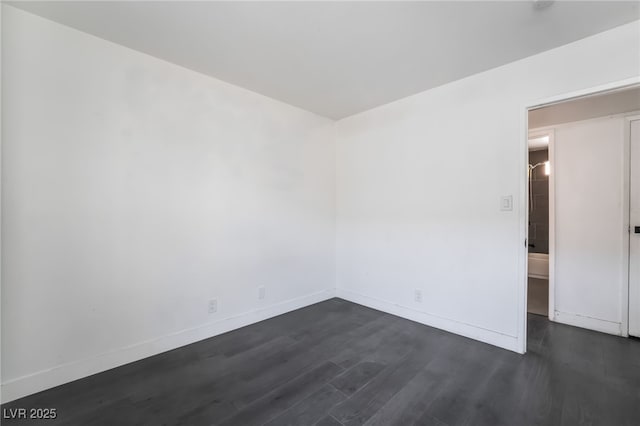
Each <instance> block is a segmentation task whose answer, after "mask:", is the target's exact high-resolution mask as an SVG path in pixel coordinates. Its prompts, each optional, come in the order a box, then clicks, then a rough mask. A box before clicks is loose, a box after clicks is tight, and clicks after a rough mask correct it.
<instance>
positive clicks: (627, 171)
mask: <svg viewBox="0 0 640 426" xmlns="http://www.w3.org/2000/svg"><path fill="white" fill-rule="evenodd" d="M637 120H640V115H638V114H633V115H627V116H625V118H624V143H625V145H624V155H625V158H626V161H625V162H624V166H623V167H624V170H623V173H624V176H625V181H624V189H623V190H624V194H625V197H624V201H623V206H622V208H623V213H624V222H623V223H624V224H625V226H626V227H627V240H626V241H625V242H624V244H623V245H624V247H623V250H624V251H623V255H624V260H625V264H624V272H625V274H626V282H627V288H626V290H627V291H623V292H622V294H621V297H620V305H621V306H622V335H623V336H625V337H627V336H629V328H630V326H629V320H630V319H629V317H630V313H629V311H630V309H631V304H630V302H629V300H630V298H631V285H632V283H631V270H630V261H631V235H632V232H631V122H632V121H637Z"/></svg>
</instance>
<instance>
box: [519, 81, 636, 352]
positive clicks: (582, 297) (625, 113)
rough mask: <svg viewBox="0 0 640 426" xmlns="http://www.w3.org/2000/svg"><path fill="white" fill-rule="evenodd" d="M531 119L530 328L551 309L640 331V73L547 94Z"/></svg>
mask: <svg viewBox="0 0 640 426" xmlns="http://www.w3.org/2000/svg"><path fill="white" fill-rule="evenodd" d="M527 123H528V124H527V150H526V153H527V154H526V161H527V176H526V178H527V180H526V200H527V201H526V214H525V220H526V222H525V223H526V230H525V232H526V255H527V261H526V264H527V265H526V266H525V270H526V271H527V273H526V274H525V275H526V277H525V285H526V291H525V295H526V296H525V303H526V304H525V318H524V319H523V320H524V322H525V330H526V321H527V316H530V315H545V314H546V315H547V316H548V318H549V320H551V321H557V322H561V323H565V324H568V325H572V326H578V327H583V328H588V329H592V330H595V331H600V332H605V333H609V334H615V335H620V336H627V335H635V336H638V335H640V228H636V226H637V227H640V86H639V85H638V83H637V80H636V82H634V83H633V84H629V83H627V84H620V85H619V86H617V87H616V86H615V85H612V86H611V87H608V88H606V89H602V90H593V91H592V92H591V93H588V92H584V93H580V94H573V95H567V96H566V97H564V98H558V99H553V100H549V101H547V102H541V103H540V104H538V105H536V106H533V107H529V108H527ZM542 142H545V143H546V146H541V143H542ZM543 145H544V144H543ZM545 189H546V192H545ZM546 218H548V222H545V219H546ZM636 231H637V233H636ZM544 296H547V297H546V298H545V297H544ZM545 302H546V303H545ZM525 335H526V333H525ZM524 345H525V351H526V342H524Z"/></svg>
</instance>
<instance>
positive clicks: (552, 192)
mask: <svg viewBox="0 0 640 426" xmlns="http://www.w3.org/2000/svg"><path fill="white" fill-rule="evenodd" d="M549 164H550V165H551V173H549V313H548V316H549V319H550V320H551V321H555V316H556V315H555V314H556V177H555V176H556V174H555V171H554V167H555V164H556V131H555V129H553V130H550V131H549Z"/></svg>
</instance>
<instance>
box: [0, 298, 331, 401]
mask: <svg viewBox="0 0 640 426" xmlns="http://www.w3.org/2000/svg"><path fill="white" fill-rule="evenodd" d="M332 297H335V290H333V289H328V290H323V291H319V292H316V293H313V294H309V295H306V296H301V297H297V298H294V299H290V300H286V301H284V302H280V303H276V304H275V305H271V306H269V307H265V308H261V309H256V310H253V311H249V312H244V313H242V314H239V315H235V316H231V317H228V318H223V319H220V320H218V321H215V322H210V323H207V324H204V325H202V326H198V327H193V328H189V329H186V330H181V331H178V332H175V333H171V334H168V335H165V336H161V337H158V338H155V339H151V340H147V341H144V342H140V343H137V344H134V345H131V346H127V347H124V348H120V349H116V350H114V351H111V352H107V353H104V354H101V355H97V356H94V357H91V358H86V359H83V360H79V361H74V362H70V363H67V364H62V365H59V366H56V367H53V368H49V369H46V370H42V371H38V372H36V373H33V374H29V375H26V376H22V377H18V378H16V379H12V380H8V381H6V382H5V383H3V384H2V388H3V391H2V398H3V399H2V403H6V402H9V401H13V400H15V399H18V398H22V397H24V396H27V395H31V394H34V393H36V392H40V391H43V390H46V389H49V388H52V387H55V386H58V385H62V384H64V383H68V382H71V381H73V380H77V379H81V378H83V377H87V376H90V375H92V374H96V373H100V372H102V371H106V370H109V369H112V368H115V367H119V366H121V365H124V364H128V363H130V362H134V361H138V360H141V359H143V358H147V357H150V356H154V355H157V354H160V353H162V352H166V351H170V350H172V349H176V348H179V347H181V346H185V345H189V344H191V343H195V342H198V341H200V340H204V339H208V338H210V337H213V336H216V335H219V334H222V333H226V332H228V331H231V330H235V329H238V328H240V327H244V326H247V325H250V324H254V323H256V322H259V321H263V320H266V319H268V318H272V317H274V316H277V315H282V314H284V313H287V312H290V311H293V310H296V309H300V308H304V307H305V306H309V305H312V304H314V303H318V302H322V301H324V300H327V299H330V298H332Z"/></svg>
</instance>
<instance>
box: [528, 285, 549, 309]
mask: <svg viewBox="0 0 640 426" xmlns="http://www.w3.org/2000/svg"><path fill="white" fill-rule="evenodd" d="M527 312H529V313H530V314H537V315H544V316H545V317H546V316H548V315H549V280H541V279H538V278H531V277H529V283H528V285H527Z"/></svg>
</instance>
